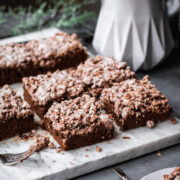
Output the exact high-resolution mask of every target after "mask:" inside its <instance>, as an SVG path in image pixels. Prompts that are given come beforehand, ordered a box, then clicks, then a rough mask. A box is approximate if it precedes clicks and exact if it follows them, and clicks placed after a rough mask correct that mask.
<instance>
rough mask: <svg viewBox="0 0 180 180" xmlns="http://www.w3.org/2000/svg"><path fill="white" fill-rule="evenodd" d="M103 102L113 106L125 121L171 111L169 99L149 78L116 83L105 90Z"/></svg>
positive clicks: (102, 97)
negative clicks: (132, 117)
mask: <svg viewBox="0 0 180 180" xmlns="http://www.w3.org/2000/svg"><path fill="white" fill-rule="evenodd" d="M101 100H102V101H103V102H104V103H105V104H113V108H114V113H115V114H116V116H117V117H118V118H120V119H123V120H126V119H127V118H128V117H131V116H135V117H136V118H138V117H142V116H143V115H144V114H145V113H156V114H166V113H168V112H169V111H170V109H171V108H170V106H169V104H168V99H167V98H166V97H165V96H164V95H162V94H161V92H160V91H159V90H157V89H156V88H155V86H154V85H152V84H151V82H150V81H149V78H148V76H145V77H144V78H143V79H142V80H137V79H131V80H126V81H123V82H120V83H115V84H114V85H113V86H112V88H106V89H104V90H103V92H102V95H101Z"/></svg>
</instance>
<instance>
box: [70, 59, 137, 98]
mask: <svg viewBox="0 0 180 180" xmlns="http://www.w3.org/2000/svg"><path fill="white" fill-rule="evenodd" d="M70 73H71V74H72V75H73V76H76V77H77V78H79V79H80V80H81V81H82V82H83V83H84V84H85V85H86V89H87V91H88V92H89V93H90V94H91V95H92V96H95V97H98V96H99V95H100V93H101V91H102V89H103V88H105V87H111V86H112V84H113V83H115V82H121V81H124V80H126V79H131V78H135V73H134V72H132V71H131V70H130V67H129V66H127V64H126V63H125V62H117V61H115V60H114V59H112V58H110V57H106V56H95V57H93V58H89V59H87V60H86V61H85V62H84V64H83V63H82V64H80V65H79V66H78V67H77V69H76V70H74V71H71V72H70Z"/></svg>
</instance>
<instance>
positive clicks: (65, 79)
mask: <svg viewBox="0 0 180 180" xmlns="http://www.w3.org/2000/svg"><path fill="white" fill-rule="evenodd" d="M23 85H24V87H25V88H26V89H28V92H29V94H30V95H31V97H32V100H33V101H34V103H35V104H38V105H46V104H47V103H48V102H50V101H53V100H57V99H58V100H59V101H61V100H63V99H64V98H73V97H76V96H78V95H80V94H81V93H82V92H83V90H84V85H83V83H81V81H79V80H77V79H76V78H74V77H72V76H70V75H69V74H68V73H67V72H66V71H65V70H64V71H59V70H57V71H55V72H54V73H48V74H45V75H38V76H36V77H26V78H23Z"/></svg>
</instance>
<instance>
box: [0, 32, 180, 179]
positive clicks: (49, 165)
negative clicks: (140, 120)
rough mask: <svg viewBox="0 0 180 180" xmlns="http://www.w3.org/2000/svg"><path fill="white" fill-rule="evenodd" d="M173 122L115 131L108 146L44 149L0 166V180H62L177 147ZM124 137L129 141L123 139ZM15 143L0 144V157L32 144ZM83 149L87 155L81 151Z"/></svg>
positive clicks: (179, 130) (178, 129)
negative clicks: (151, 127) (10, 164)
mask: <svg viewBox="0 0 180 180" xmlns="http://www.w3.org/2000/svg"><path fill="white" fill-rule="evenodd" d="M48 32H50V31H48ZM37 34H39V32H38V33H37ZM37 34H36V35H37ZM26 36H27V35H26ZM16 42H17V41H16ZM21 42H22V41H21ZM12 87H13V88H14V89H15V90H16V91H17V93H18V94H20V95H22V92H23V91H22V84H20V83H17V84H13V85H12ZM176 119H177V118H176ZM177 121H178V123H177V124H175V125H170V124H169V122H168V121H164V122H162V123H160V124H158V125H157V127H156V128H154V129H148V128H146V127H142V128H138V129H134V130H130V131H127V132H123V133H121V132H120V131H119V130H118V128H116V137H115V138H114V139H113V140H111V141H110V143H109V142H106V141H105V142H103V143H99V144H95V145H92V146H88V147H83V148H79V149H76V150H71V151H67V152H64V154H62V153H56V152H55V150H53V149H45V150H43V151H41V152H40V153H39V154H37V153H36V154H34V155H33V156H31V157H30V158H29V159H27V160H25V161H24V162H23V163H19V164H16V165H14V166H4V165H2V164H0V180H6V179H8V180H9V179H13V180H24V179H26V180H30V179H41V178H43V179H46V180H47V179H49V180H59V179H61V180H64V179H69V178H72V177H76V176H79V175H82V174H85V173H88V172H91V171H94V170H98V169H100V168H103V167H107V166H110V165H112V164H116V163H119V162H123V161H125V160H129V159H132V158H135V157H138V156H141V155H144V154H147V153H149V152H153V151H156V150H159V149H162V148H165V147H168V146H171V145H174V144H177V143H180V119H177ZM40 131H42V130H40ZM42 132H43V131H42ZM124 136H127V137H130V139H123V138H122V137H124ZM51 138H52V137H51ZM16 139H17V138H16V137H14V138H11V139H8V140H6V141H2V142H0V153H7V152H9V153H12V152H13V153H18V152H22V151H24V150H27V149H28V147H29V144H31V142H32V141H31V140H29V141H27V142H25V141H23V140H18V141H17V140H16ZM52 139H53V138H52ZM97 145H98V146H100V147H101V148H102V152H96V146H97ZM86 148H88V151H85V149H86ZM87 155H88V157H87Z"/></svg>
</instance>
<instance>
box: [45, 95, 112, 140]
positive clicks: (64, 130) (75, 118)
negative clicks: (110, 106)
mask: <svg viewBox="0 0 180 180" xmlns="http://www.w3.org/2000/svg"><path fill="white" fill-rule="evenodd" d="M45 118H47V119H49V120H50V121H51V123H52V127H53V128H54V129H55V130H57V131H58V132H61V134H62V136H64V137H68V136H69V135H70V136H72V135H76V134H81V135H83V134H84V135H85V134H88V133H91V132H93V131H94V130H95V129H96V128H97V127H100V126H102V125H103V126H105V127H108V129H113V128H114V126H113V121H112V116H111V115H108V114H106V113H105V111H103V110H102V109H101V102H100V101H96V100H95V98H92V97H90V96H89V95H87V94H84V95H83V96H82V97H78V98H76V99H74V100H68V101H63V102H61V103H56V102H55V103H54V104H53V105H52V106H51V107H50V109H49V110H48V112H47V114H46V115H45Z"/></svg>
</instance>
